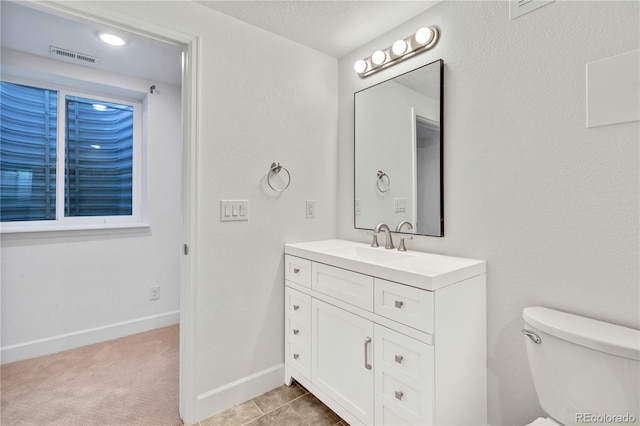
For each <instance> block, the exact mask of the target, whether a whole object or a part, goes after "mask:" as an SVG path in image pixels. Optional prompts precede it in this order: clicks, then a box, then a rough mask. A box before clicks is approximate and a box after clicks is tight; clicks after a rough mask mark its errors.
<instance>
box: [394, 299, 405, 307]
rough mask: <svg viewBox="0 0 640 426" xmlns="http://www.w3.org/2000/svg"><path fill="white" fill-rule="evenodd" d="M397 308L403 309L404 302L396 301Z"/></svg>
mask: <svg viewBox="0 0 640 426" xmlns="http://www.w3.org/2000/svg"><path fill="white" fill-rule="evenodd" d="M395 305H396V308H398V309H400V308H402V305H404V302H403V301H402V300H396V303H395Z"/></svg>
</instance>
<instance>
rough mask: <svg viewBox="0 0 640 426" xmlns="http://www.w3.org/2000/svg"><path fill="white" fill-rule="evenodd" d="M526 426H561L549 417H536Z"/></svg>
mask: <svg viewBox="0 0 640 426" xmlns="http://www.w3.org/2000/svg"><path fill="white" fill-rule="evenodd" d="M527 426H562V425H560V423H558V422H556V421H555V420H553V419H552V418H550V417H538V418H537V419H535V420H534V421H533V422H531V423H529V425H527Z"/></svg>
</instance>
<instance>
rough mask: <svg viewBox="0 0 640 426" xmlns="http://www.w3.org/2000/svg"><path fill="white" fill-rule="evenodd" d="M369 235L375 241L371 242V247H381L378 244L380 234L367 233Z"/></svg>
mask: <svg viewBox="0 0 640 426" xmlns="http://www.w3.org/2000/svg"><path fill="white" fill-rule="evenodd" d="M367 235H371V236H372V237H373V240H371V247H380V245H379V244H378V234H377V233H376V232H367Z"/></svg>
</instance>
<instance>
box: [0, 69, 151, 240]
mask: <svg viewBox="0 0 640 426" xmlns="http://www.w3.org/2000/svg"><path fill="white" fill-rule="evenodd" d="M0 106H1V108H0V136H1V141H0V217H1V220H2V227H3V231H5V230H9V231H11V230H15V229H16V228H19V229H24V228H25V226H26V227H35V228H36V229H35V230H37V228H38V227H42V226H45V227H47V229H52V225H53V227H60V228H63V229H66V228H69V227H76V226H82V225H93V226H95V225H101V226H104V225H112V224H122V223H132V222H133V223H135V222H138V221H139V219H140V210H141V182H140V180H141V179H140V178H141V170H140V169H141V162H140V152H141V147H140V145H141V141H140V139H141V138H140V134H141V131H140V122H141V120H140V115H141V114H140V109H141V107H140V104H139V103H138V102H132V101H125V100H116V99H107V98H106V97H95V96H87V95H85V94H80V93H71V92H69V91H67V90H63V89H51V88H39V87H31V86H26V85H22V84H15V83H12V82H6V81H2V82H0Z"/></svg>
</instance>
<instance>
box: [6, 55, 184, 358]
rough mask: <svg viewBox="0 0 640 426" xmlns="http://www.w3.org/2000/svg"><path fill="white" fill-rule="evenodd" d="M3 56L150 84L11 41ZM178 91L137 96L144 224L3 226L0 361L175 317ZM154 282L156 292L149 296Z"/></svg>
mask: <svg viewBox="0 0 640 426" xmlns="http://www.w3.org/2000/svg"><path fill="white" fill-rule="evenodd" d="M2 63H3V73H6V72H9V71H11V73H15V72H16V70H17V69H18V68H19V69H20V71H18V74H19V75H21V76H23V77H24V76H25V75H29V74H38V73H42V72H43V71H46V73H48V74H49V77H51V75H57V76H63V77H67V78H74V79H78V80H82V81H83V82H84V83H87V82H89V83H90V84H86V87H87V88H94V89H95V87H96V84H99V85H114V86H115V85H117V86H119V87H122V88H124V89H126V90H127V91H128V93H133V92H136V93H139V94H141V95H142V96H144V94H146V93H148V90H149V86H150V82H147V81H143V80H139V79H136V78H132V77H128V76H124V75H118V74H112V73H107V72H103V71H101V70H97V69H93V68H86V67H80V66H75V65H72V64H68V63H64V62H59V61H54V60H51V59H48V58H41V57H36V56H31V55H26V54H22V53H19V52H16V51H11V50H3V51H2ZM7 65H9V66H10V69H8V68H7ZM31 77H33V78H35V77H38V76H37V75H31ZM40 77H43V76H40ZM84 83H83V85H84ZM101 89H104V87H101ZM180 96H181V95H180V88H179V87H175V86H170V85H166V84H158V90H157V91H156V93H155V94H153V95H149V96H147V101H146V102H145V107H144V108H145V111H144V113H143V114H144V116H145V117H143V120H146V131H147V140H146V173H147V174H146V183H147V197H146V201H147V204H146V210H147V222H148V223H149V225H150V228H146V229H142V230H118V231H106V232H105V231H74V232H70V231H64V232H49V233H34V234H3V235H2V249H1V255H2V259H1V267H2V273H1V282H2V293H1V294H2V362H3V363H6V362H11V361H15V360H18V359H24V358H29V357H33V356H39V355H43V354H45V353H52V352H56V351H60V350H64V349H69V348H71V347H76V346H81V345H84V344H89V343H94V342H96V341H102V340H106V339H110V338H115V337H119V336H122V335H127V334H131V333H136V332H140V331H145V330H148V329H151V328H155V327H161V326H165V325H169V324H175V323H177V322H178V320H179V312H178V310H179V272H180V269H179V261H180V247H181V246H180V243H181V228H180V227H181V219H180V179H181V163H180V157H181V152H182V140H181V139H182V133H181V124H180ZM155 285H159V286H160V299H159V300H154V301H150V300H149V287H150V286H155ZM43 339H44V341H43Z"/></svg>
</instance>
